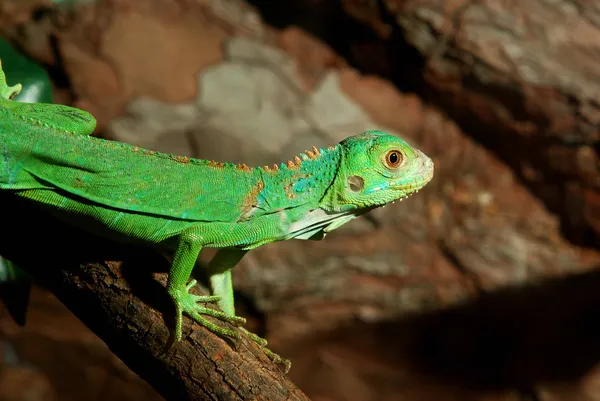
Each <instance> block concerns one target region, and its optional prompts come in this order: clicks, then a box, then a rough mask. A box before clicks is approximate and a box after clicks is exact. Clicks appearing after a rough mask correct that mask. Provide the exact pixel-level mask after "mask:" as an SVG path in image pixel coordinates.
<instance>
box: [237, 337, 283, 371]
mask: <svg viewBox="0 0 600 401" xmlns="http://www.w3.org/2000/svg"><path fill="white" fill-rule="evenodd" d="M240 330H242V331H243V332H244V333H246V335H247V336H248V337H250V339H251V340H252V341H254V342H255V343H256V344H258V346H259V347H260V348H261V349H262V350H263V352H264V353H265V354H266V355H267V356H268V357H269V359H270V360H271V361H273V363H274V364H276V365H281V366H282V367H283V371H284V373H288V372H289V371H290V368H291V367H292V362H291V361H290V360H289V359H286V358H282V357H281V356H279V355H278V354H276V353H274V352H273V351H271V350H270V349H268V348H267V340H265V339H264V338H262V337H259V336H257V335H256V334H254V333H251V332H249V331H248V330H247V329H245V328H243V327H240Z"/></svg>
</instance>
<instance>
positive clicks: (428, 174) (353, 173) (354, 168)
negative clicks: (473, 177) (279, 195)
mask: <svg viewBox="0 0 600 401" xmlns="http://www.w3.org/2000/svg"><path fill="white" fill-rule="evenodd" d="M338 150H339V152H340V163H339V169H338V172H337V174H336V177H335V179H334V182H333V183H332V185H331V186H330V187H329V189H328V190H327V192H326V193H325V196H324V197H323V199H322V200H321V205H320V207H321V208H322V209H323V210H325V211H327V212H349V211H357V210H361V209H367V210H368V209H370V208H373V207H377V206H383V205H385V204H387V203H390V202H394V201H396V200H402V199H405V198H406V197H408V196H409V195H411V194H413V193H415V192H418V191H419V189H421V188H423V187H424V186H425V185H426V184H427V183H428V182H429V181H430V180H431V179H432V178H433V161H432V160H431V159H430V158H429V157H427V156H426V155H425V154H424V153H423V152H421V151H420V150H418V149H415V148H413V147H411V146H410V145H409V144H408V143H406V142H405V141H403V140H402V139H400V138H398V137H396V136H393V135H390V134H387V133H385V132H382V131H366V132H363V133H362V134H359V135H356V136H351V137H349V138H346V139H344V140H343V141H342V142H340V143H339V144H338Z"/></svg>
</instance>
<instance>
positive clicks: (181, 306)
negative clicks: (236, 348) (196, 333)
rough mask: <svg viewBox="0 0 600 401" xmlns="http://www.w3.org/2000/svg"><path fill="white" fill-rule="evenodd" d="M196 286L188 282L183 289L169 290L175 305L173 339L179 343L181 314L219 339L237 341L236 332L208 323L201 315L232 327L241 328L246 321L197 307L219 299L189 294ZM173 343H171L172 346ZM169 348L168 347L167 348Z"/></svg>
mask: <svg viewBox="0 0 600 401" xmlns="http://www.w3.org/2000/svg"><path fill="white" fill-rule="evenodd" d="M195 285H196V280H192V281H190V283H189V284H188V285H186V286H185V287H179V288H172V289H170V290H169V295H170V296H171V299H173V303H174V304H175V338H174V340H175V341H176V342H179V341H181V335H182V330H181V326H182V323H183V313H185V314H186V315H188V316H190V317H191V318H192V319H194V321H195V322H197V323H198V324H200V325H202V326H204V327H206V328H207V329H209V330H210V331H212V332H213V333H215V334H217V335H219V336H221V337H231V338H234V339H236V340H237V339H239V338H240V335H239V333H238V332H237V331H235V330H231V329H226V328H224V327H220V326H218V325H216V324H214V323H213V322H211V321H209V320H208V319H206V318H205V317H203V316H202V315H208V316H212V317H214V318H216V319H219V320H221V321H224V322H229V323H231V324H233V325H234V326H238V327H239V326H242V325H244V324H245V323H246V319H244V318H243V317H239V316H231V315H228V314H227V313H224V312H221V311H218V310H215V309H212V308H207V307H204V306H201V305H199V303H216V302H217V301H219V300H220V299H221V297H219V296H215V295H194V294H190V293H189V291H190V289H191V288H192V287H194V286H195ZM172 343H173V342H171V345H172ZM169 347H170V346H169Z"/></svg>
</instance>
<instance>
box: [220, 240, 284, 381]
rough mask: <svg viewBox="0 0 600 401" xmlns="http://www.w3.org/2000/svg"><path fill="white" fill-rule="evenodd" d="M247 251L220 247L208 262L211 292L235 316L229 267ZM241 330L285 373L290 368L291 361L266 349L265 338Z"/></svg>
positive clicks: (222, 308) (234, 264)
mask: <svg viewBox="0 0 600 401" xmlns="http://www.w3.org/2000/svg"><path fill="white" fill-rule="evenodd" d="M247 252H248V251H247V250H242V249H239V248H225V249H221V250H219V251H218V252H217V254H216V255H215V256H214V257H213V258H212V260H211V261H210V262H209V264H208V274H209V277H210V279H209V280H210V286H211V290H212V293H213V295H216V296H218V297H219V300H218V301H217V304H218V305H219V307H220V308H221V310H223V311H224V312H225V313H227V314H228V315H229V316H235V305H234V297H233V284H232V280H231V269H233V268H234V267H235V266H236V265H237V264H238V263H239V261H240V260H241V259H242V258H243V257H244V255H245V254H246V253H247ZM241 330H243V331H244V332H245V333H246V334H247V335H248V336H249V337H250V338H251V339H252V340H253V341H254V342H255V343H257V344H258V345H259V346H260V347H261V349H262V350H263V351H264V352H265V354H266V355H267V356H268V357H269V358H270V359H271V360H272V361H273V362H274V363H276V364H281V365H283V366H284V370H285V372H286V373H287V372H288V371H289V370H290V367H291V362H290V361H289V360H288V359H285V358H282V357H281V356H279V355H277V354H276V353H274V352H273V351H271V350H270V349H268V348H267V347H266V346H267V340H265V339H264V338H261V337H259V336H258V335H256V334H254V333H251V332H249V331H248V330H246V329H245V328H243V327H241Z"/></svg>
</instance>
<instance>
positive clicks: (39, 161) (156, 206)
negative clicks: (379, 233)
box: [0, 68, 434, 369]
mask: <svg viewBox="0 0 600 401" xmlns="http://www.w3.org/2000/svg"><path fill="white" fill-rule="evenodd" d="M19 90H20V86H18V85H17V86H13V87H8V86H7V85H6V82H5V79H4V74H3V73H2V71H1V68H0V190H4V191H12V192H14V193H15V194H16V195H17V196H19V197H21V198H23V199H25V200H27V201H31V202H35V203H36V204H38V205H40V206H42V207H45V208H46V210H48V212H50V213H52V214H54V215H55V216H58V217H59V218H61V219H63V220H64V221H66V222H68V223H72V224H74V225H76V226H78V227H83V228H84V229H87V230H90V231H93V232H94V233H96V234H100V235H104V236H106V237H109V238H112V239H115V240H124V241H134V242H139V243H143V244H146V245H151V246H155V247H157V248H163V249H166V250H168V251H171V252H172V253H173V255H174V256H173V260H172V264H171V268H170V271H169V276H168V283H167V291H168V293H169V295H170V296H171V299H172V300H173V303H174V305H175V307H176V313H177V315H176V316H177V318H176V322H175V327H173V330H172V332H173V337H174V340H176V341H179V340H181V336H182V331H181V326H182V319H183V314H186V315H188V316H190V317H191V318H192V319H194V320H195V321H196V322H198V323H199V324H201V325H202V326H204V327H206V328H208V329H209V330H211V331H213V332H215V333H217V334H219V335H221V336H228V337H234V338H237V337H239V331H238V330H236V329H235V328H230V327H223V326H224V325H219V324H216V323H213V322H212V321H210V320H208V319H206V317H205V316H206V315H208V316H212V317H214V318H216V319H218V320H221V321H224V322H229V323H232V324H233V325H235V326H242V325H243V324H244V323H245V320H244V319H243V318H241V317H238V316H236V315H235V310H234V300H233V289H232V280H231V269H232V268H233V267H235V265H236V264H237V263H238V262H239V261H240V259H241V258H242V257H243V256H244V255H245V254H246V253H247V252H248V251H249V250H251V249H253V248H256V247H258V246H261V245H265V244H269V243H271V242H276V241H282V240H288V239H294V238H295V239H313V240H316V239H322V238H323V237H324V236H325V234H326V233H327V232H329V231H331V230H334V229H336V228H338V227H340V226H341V225H343V224H345V223H347V222H349V221H350V220H352V219H354V218H356V217H357V216H360V215H361V214H364V213H366V212H368V211H370V210H372V209H373V208H376V207H380V206H384V205H386V204H388V203H391V202H394V201H396V200H401V199H404V198H406V197H407V196H409V195H411V194H413V193H415V192H417V191H418V190H419V189H421V188H422V187H423V186H425V185H426V184H427V183H428V182H429V181H430V180H431V179H432V177H433V171H434V167H433V162H432V161H431V159H430V158H429V157H427V156H426V155H425V154H424V153H423V152H421V151H420V150H418V149H415V148H414V147H411V146H410V145H409V144H408V143H406V142H405V141H403V140H402V139H400V138H398V137H396V136H393V135H389V134H387V133H385V132H381V131H367V132H363V133H361V134H358V135H355V136H351V137H348V138H346V139H344V140H343V141H342V142H340V143H339V144H337V145H335V146H332V147H329V148H326V149H317V148H314V147H313V148H312V149H311V150H307V151H305V152H304V153H302V154H300V155H298V156H296V157H294V158H293V159H292V160H289V161H287V162H284V163H281V164H279V165H273V166H270V167H267V166H265V167H254V168H251V167H248V166H246V165H245V164H232V163H223V162H215V161H209V160H199V159H192V158H187V157H181V156H174V155H167V154H163V153H159V152H154V151H151V150H146V149H141V148H138V147H136V146H132V145H129V144H125V143H120V142H115V141H109V140H103V139H100V138H96V137H92V136H90V134H91V133H92V131H93V130H94V127H95V123H96V121H95V119H94V118H93V116H91V115H90V114H89V113H87V112H85V111H82V110H78V109H75V108H71V107H67V106H62V105H54V104H41V103H38V104H29V103H27V104H25V103H18V102H14V101H12V100H11V99H12V97H14V96H15V94H16V93H18V91H19ZM207 247H212V248H220V249H219V251H218V252H217V254H216V255H215V257H214V258H213V259H212V260H211V262H210V263H209V265H208V270H209V271H208V275H209V277H210V285H211V291H212V294H211V295H210V296H197V295H193V294H190V293H189V290H190V289H191V288H192V287H193V286H194V285H195V284H196V282H195V281H194V280H191V281H189V280H190V274H191V272H192V269H193V268H194V265H195V263H196V260H197V258H198V255H199V253H200V251H201V250H202V249H203V248H207ZM207 302H210V303H217V305H218V306H219V308H220V310H219V311H217V310H215V309H212V308H208V307H206V306H203V305H202V304H203V303H207ZM251 337H252V338H253V340H254V341H256V342H257V343H259V344H260V345H261V346H262V347H263V349H264V350H265V352H266V353H267V354H268V355H269V357H271V359H273V360H274V361H275V362H282V363H285V364H286V367H287V368H288V369H289V362H288V361H286V360H284V359H283V358H281V357H279V356H278V355H276V354H274V353H273V352H271V351H270V350H268V349H267V348H266V347H265V345H266V341H265V340H263V339H261V338H260V337H257V336H256V335H252V334H251Z"/></svg>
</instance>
